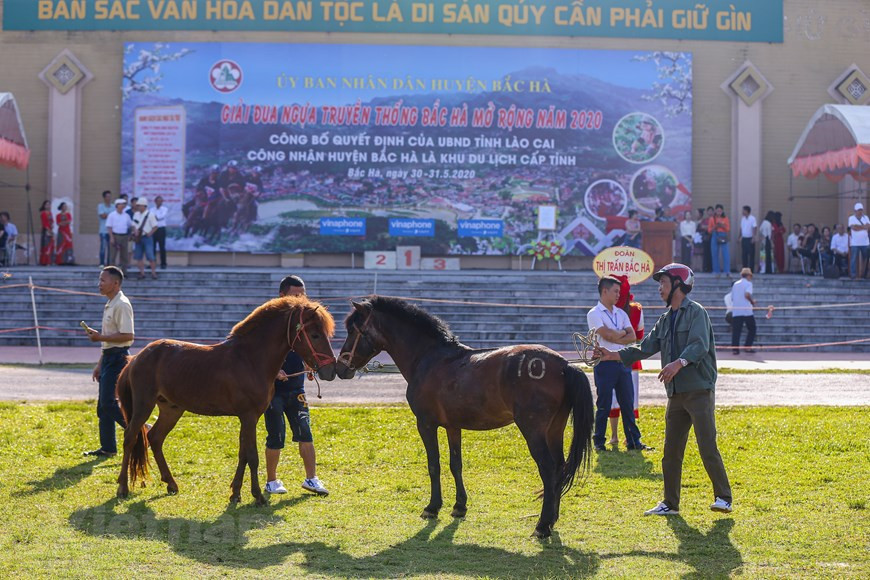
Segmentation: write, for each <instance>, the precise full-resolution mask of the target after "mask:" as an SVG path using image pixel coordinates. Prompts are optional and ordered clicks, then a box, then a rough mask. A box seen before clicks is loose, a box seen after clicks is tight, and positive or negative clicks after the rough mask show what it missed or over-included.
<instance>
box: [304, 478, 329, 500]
mask: <svg viewBox="0 0 870 580" xmlns="http://www.w3.org/2000/svg"><path fill="white" fill-rule="evenodd" d="M302 489H307V490H308V491H312V492H314V493H316V494H317V495H329V491H327V489H326V488H325V487H323V482H322V481H320V479H318V478H317V476H316V475H315V476H314V477H312V478H311V479H306V480H304V481H303V482H302Z"/></svg>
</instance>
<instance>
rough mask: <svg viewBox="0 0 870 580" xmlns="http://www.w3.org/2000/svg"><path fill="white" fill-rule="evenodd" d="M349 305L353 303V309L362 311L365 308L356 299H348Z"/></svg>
mask: <svg viewBox="0 0 870 580" xmlns="http://www.w3.org/2000/svg"><path fill="white" fill-rule="evenodd" d="M350 303H351V305H353V308H354V310H359V311H360V312H362V311H363V310H364V309H365V306H363V304H362V303H361V302H357V301H356V300H351V301H350Z"/></svg>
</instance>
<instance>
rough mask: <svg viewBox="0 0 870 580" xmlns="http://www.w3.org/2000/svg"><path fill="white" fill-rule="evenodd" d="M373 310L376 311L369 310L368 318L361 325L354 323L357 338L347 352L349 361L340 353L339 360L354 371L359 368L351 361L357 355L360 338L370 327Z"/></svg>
mask: <svg viewBox="0 0 870 580" xmlns="http://www.w3.org/2000/svg"><path fill="white" fill-rule="evenodd" d="M373 312H374V311H369V315H368V316H366V319H365V320H364V321H363V323H362V326H361V327H360V326H357V325H356V323H354V325H353V329H354V330H356V338H354V339H353V346H352V347H350V352H349V353H347V361H346V362H345V360H344V359H345V355H344V354H339V355H338V362H341V363H342V364H344V365H345V366H347V368H349V369H350V370H352V371H355V370H357V369H356V367H354V366H353V365H351V364H350V363H351V361H353V357H354V356H355V355H356V347H357V345H358V344H359V339H360V338H362V336H363V334H364V333H365V330H366V328H368V325H369V322H370V321H371V319H372V313H373ZM366 340H368V339H366Z"/></svg>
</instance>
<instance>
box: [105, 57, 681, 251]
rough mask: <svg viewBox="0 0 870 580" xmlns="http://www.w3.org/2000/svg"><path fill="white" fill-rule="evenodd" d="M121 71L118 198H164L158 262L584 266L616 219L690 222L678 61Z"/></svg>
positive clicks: (208, 63)
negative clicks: (179, 254)
mask: <svg viewBox="0 0 870 580" xmlns="http://www.w3.org/2000/svg"><path fill="white" fill-rule="evenodd" d="M385 54H388V55H389V58H383V55H385ZM125 55H126V56H125V61H124V84H123V87H122V91H123V128H122V131H123V135H122V147H123V151H122V184H121V189H122V191H124V192H126V193H129V194H131V195H137V196H138V195H146V196H148V198H149V199H151V198H152V197H154V196H155V195H157V194H158V193H160V194H162V195H163V197H164V199H165V200H166V203H167V205H168V206H169V208H170V215H169V218H168V221H169V239H168V240H167V247H168V248H169V249H171V250H184V251H197V250H201V251H246V252H268V253H277V252H351V251H356V252H360V251H363V250H389V249H394V248H395V247H396V246H397V245H412V246H421V247H422V251H423V253H424V255H446V254H454V255H456V254H529V255H538V254H541V253H542V252H544V253H545V254H547V253H549V254H550V255H556V256H558V257H561V256H562V255H569V254H575V255H595V254H597V253H598V252H599V251H600V250H601V249H603V248H605V247H608V246H611V245H614V244H616V243H619V242H621V240H622V237H623V235H624V233H625V232H624V230H625V227H626V226H625V222H626V220H627V219H629V217H644V216H645V217H647V218H648V219H653V218H654V217H655V214H656V213H657V212H658V214H659V216H658V219H668V218H671V219H674V218H679V217H681V214H682V212H683V211H685V210H688V209H690V205H691V189H692V187H691V183H692V179H691V178H692V175H691V168H692V155H691V152H692V60H691V55H690V54H687V53H665V52H636V51H596V50H556V49H519V48H470V47H435V46H389V47H387V46H371V45H291V44H287V45H282V44H231V43H187V44H172V45H167V44H161V43H133V44H128V45H127V46H126V47H125ZM152 201H153V200H152ZM630 212H638V214H639V215H638V216H630ZM539 218H541V219H540V220H539ZM544 223H546V225H541V224H544Z"/></svg>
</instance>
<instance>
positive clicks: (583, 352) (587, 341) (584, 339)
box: [571, 328, 601, 368]
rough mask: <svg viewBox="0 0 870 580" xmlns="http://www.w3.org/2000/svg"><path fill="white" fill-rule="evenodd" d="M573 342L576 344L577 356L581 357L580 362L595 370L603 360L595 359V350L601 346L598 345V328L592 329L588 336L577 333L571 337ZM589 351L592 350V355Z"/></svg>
mask: <svg viewBox="0 0 870 580" xmlns="http://www.w3.org/2000/svg"><path fill="white" fill-rule="evenodd" d="M571 340H572V342H573V343H574V348H575V349H576V350H577V354H579V355H580V362H582V363H585V364H586V365H588V366H590V367H593V368H594V367H595V365H597V364H598V363H600V362H601V358H595V349H596V348H599V346H600V345H599V344H598V329H597V328H590V329H589V332H588V333H586V334H581V333H579V332H575V333H573V334H572V335H571ZM578 343H579V344H578ZM580 345H583V348H582V349H581V348H580ZM589 349H592V354H590V353H589Z"/></svg>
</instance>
